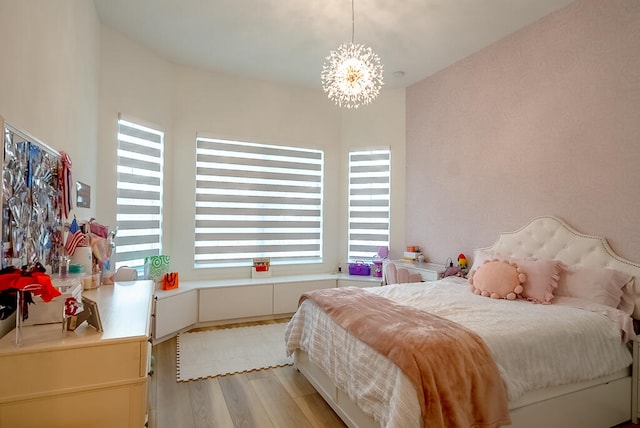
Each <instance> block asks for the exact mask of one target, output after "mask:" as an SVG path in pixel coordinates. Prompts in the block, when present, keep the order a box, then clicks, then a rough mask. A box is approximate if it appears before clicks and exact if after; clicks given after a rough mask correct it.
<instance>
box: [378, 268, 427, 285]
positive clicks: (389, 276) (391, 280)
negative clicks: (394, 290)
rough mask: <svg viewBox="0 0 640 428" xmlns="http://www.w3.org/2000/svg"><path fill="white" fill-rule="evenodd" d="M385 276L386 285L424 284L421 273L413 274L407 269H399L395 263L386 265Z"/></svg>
mask: <svg viewBox="0 0 640 428" xmlns="http://www.w3.org/2000/svg"><path fill="white" fill-rule="evenodd" d="M384 276H385V282H386V284H406V283H408V282H422V275H420V274H419V273H411V272H410V271H409V269H407V268H403V267H397V266H396V265H395V263H387V264H386V267H385V271H384Z"/></svg>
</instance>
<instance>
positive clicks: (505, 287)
mask: <svg viewBox="0 0 640 428" xmlns="http://www.w3.org/2000/svg"><path fill="white" fill-rule="evenodd" d="M526 280H527V276H526V275H525V274H524V273H522V271H521V269H520V268H519V267H518V265H517V264H515V263H512V262H509V261H507V260H497V259H494V260H485V262H484V263H483V264H482V265H480V267H478V269H476V270H475V271H473V272H471V275H470V276H469V284H471V291H472V292H474V293H475V294H479V295H481V296H485V297H491V298H492V299H507V300H514V299H516V298H517V297H518V295H519V294H520V293H522V291H523V287H522V284H523V283H524V282H525V281H526Z"/></svg>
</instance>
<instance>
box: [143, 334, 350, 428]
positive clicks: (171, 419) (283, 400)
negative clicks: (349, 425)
mask: <svg viewBox="0 0 640 428" xmlns="http://www.w3.org/2000/svg"><path fill="white" fill-rule="evenodd" d="M243 325H246V324H243ZM227 327H228V326H227ZM153 355H154V358H155V367H154V374H153V376H151V383H150V391H149V402H150V412H149V426H150V427H151V428H176V427H180V428H190V427H207V428H211V427H242V428H251V427H278V428H289V427H290V428H302V427H318V428H320V427H345V425H344V423H342V421H341V420H340V419H339V418H338V416H337V415H336V414H335V413H334V412H333V410H332V409H331V408H330V407H329V405H328V404H326V402H325V401H324V400H323V399H322V397H321V396H320V395H319V394H318V393H317V392H316V391H315V389H314V388H313V387H312V386H311V384H309V382H307V380H306V379H305V378H304V377H303V376H302V375H301V374H300V373H298V372H297V371H296V370H295V369H294V368H293V366H288V367H280V368H276V369H269V370H263V371H258V372H251V373H246V374H238V375H230V376H222V377H217V378H213V379H205V380H198V381H190V382H177V381H176V339H175V338H173V339H170V340H167V341H165V342H162V343H160V344H158V345H156V346H154V348H153Z"/></svg>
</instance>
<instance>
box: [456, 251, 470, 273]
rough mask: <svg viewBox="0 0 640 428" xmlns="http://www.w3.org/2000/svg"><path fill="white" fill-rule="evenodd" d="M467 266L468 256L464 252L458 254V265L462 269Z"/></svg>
mask: <svg viewBox="0 0 640 428" xmlns="http://www.w3.org/2000/svg"><path fill="white" fill-rule="evenodd" d="M467 266H468V263H467V258H466V257H465V256H464V254H462V253H460V254H458V267H459V268H460V269H462V270H465V269H466V268H467Z"/></svg>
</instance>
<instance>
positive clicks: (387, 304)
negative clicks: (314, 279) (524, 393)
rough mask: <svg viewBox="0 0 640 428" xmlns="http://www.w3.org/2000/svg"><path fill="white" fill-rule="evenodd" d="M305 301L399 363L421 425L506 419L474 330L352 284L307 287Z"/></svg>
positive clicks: (498, 382)
mask: <svg viewBox="0 0 640 428" xmlns="http://www.w3.org/2000/svg"><path fill="white" fill-rule="evenodd" d="M305 299H309V300H312V301H313V302H314V303H315V304H316V305H318V306H319V307H320V308H321V309H322V310H324V311H325V312H326V313H327V314H328V315H329V316H330V317H331V318H332V319H333V320H334V321H335V322H336V323H337V324H338V325H339V326H341V327H342V328H344V329H345V330H347V331H348V332H349V333H351V334H352V335H354V336H356V337H357V338H358V339H360V340H361V341H363V342H364V343H366V344H367V345H369V346H371V347H372V348H373V349H375V350H376V351H378V352H379V353H381V354H382V355H384V356H386V357H387V358H389V359H390V360H391V361H393V362H394V364H396V365H397V366H398V367H400V369H401V370H402V371H403V372H404V373H405V375H406V376H407V377H408V378H409V379H410V381H411V383H412V384H413V385H414V387H415V388H416V392H417V393H418V401H419V402H420V406H421V411H422V418H423V421H424V426H425V427H447V428H451V427H465V428H466V427H478V428H480V427H483V428H485V427H486V428H494V427H499V426H501V425H508V424H510V423H511V418H510V416H509V410H508V404H507V393H506V390H505V387H504V383H503V381H502V378H501V377H500V374H499V372H498V368H497V366H496V364H495V362H494V361H493V358H492V356H491V352H490V351H489V349H488V347H487V346H486V344H485V343H484V341H483V340H482V339H481V338H480V337H479V336H478V335H477V334H475V333H474V332H472V331H470V330H468V329H466V328H465V327H462V326H461V325H459V324H456V323H454V322H452V321H449V320H446V319H444V318H441V317H438V316H436V315H432V314H429V313H427V312H424V311H421V310H418V309H415V308H413V307H410V306H405V305H400V304H397V303H395V302H393V301H391V300H389V299H387V298H385V297H382V296H378V295H376V294H373V293H369V292H367V291H365V290H362V289H360V288H357V287H346V288H329V289H324V290H316V291H311V292H308V293H304V294H303V295H302V297H301V298H300V303H302V302H303V301H304V300H305Z"/></svg>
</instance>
